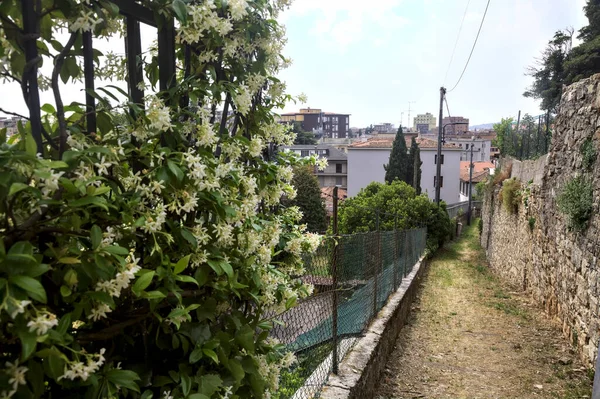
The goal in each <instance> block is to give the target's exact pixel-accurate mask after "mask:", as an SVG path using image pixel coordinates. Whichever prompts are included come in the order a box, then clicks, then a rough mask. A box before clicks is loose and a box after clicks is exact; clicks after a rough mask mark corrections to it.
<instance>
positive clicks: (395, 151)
mask: <svg viewBox="0 0 600 399" xmlns="http://www.w3.org/2000/svg"><path fill="white" fill-rule="evenodd" d="M384 168H385V181H386V183H391V182H393V181H394V180H401V181H403V182H406V183H408V184H411V180H412V176H410V177H409V173H410V171H409V157H408V148H407V147H406V141H405V139H404V133H403V132H402V126H400V127H399V128H398V132H397V133H396V138H395V139H394V144H393V145H392V152H391V153H390V161H389V163H388V164H387V165H384Z"/></svg>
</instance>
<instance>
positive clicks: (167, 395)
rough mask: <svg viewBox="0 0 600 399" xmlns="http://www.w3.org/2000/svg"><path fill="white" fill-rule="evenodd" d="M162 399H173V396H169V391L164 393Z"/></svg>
mask: <svg viewBox="0 0 600 399" xmlns="http://www.w3.org/2000/svg"><path fill="white" fill-rule="evenodd" d="M163 399H173V395H171V391H164V392H163Z"/></svg>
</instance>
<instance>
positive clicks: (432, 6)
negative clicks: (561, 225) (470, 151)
mask: <svg viewBox="0 0 600 399" xmlns="http://www.w3.org/2000/svg"><path fill="white" fill-rule="evenodd" d="M467 3H468V8H467ZM486 3H487V0H376V1H365V0H296V1H295V3H294V4H293V5H292V7H291V8H290V9H289V10H288V11H286V12H285V14H284V15H283V16H282V18H281V21H282V22H283V23H284V24H285V25H286V28H287V36H288V44H287V45H286V48H285V51H284V53H285V55H286V56H288V57H291V58H292V59H293V61H294V63H293V65H292V66H291V67H290V68H288V69H287V70H285V71H284V72H283V73H282V74H281V78H282V79H283V80H285V81H286V83H287V85H288V91H289V92H290V93H291V94H298V93H305V94H306V95H307V96H308V102H307V103H306V104H303V105H301V104H296V105H294V104H290V105H289V106H288V107H287V108H286V109H285V111H295V110H297V109H298V108H300V107H311V108H321V109H323V111H327V112H339V113H349V114H351V116H350V126H354V127H365V126H368V125H370V124H376V123H383V122H390V123H394V124H395V125H396V126H398V124H399V123H400V120H401V118H402V120H403V125H404V126H407V124H408V110H409V106H410V109H411V122H410V125H411V126H412V118H414V116H415V115H416V114H417V113H425V112H430V113H432V114H434V115H435V116H436V118H437V117H438V114H439V89H440V87H441V86H442V85H444V86H445V87H447V88H448V90H449V89H450V88H452V87H453V86H454V85H455V84H456V82H457V80H458V78H459V76H460V74H461V71H462V70H463V68H464V66H465V63H466V60H467V58H468V56H469V52H470V51H471V48H472V45H473V41H474V40H475V36H476V34H477V30H478V29H479V25H480V23H481V18H482V16H483V13H484V10H485V7H486ZM584 5H585V0H491V2H490V5H489V9H488V12H487V16H486V19H485V22H484V25H483V28H482V31H481V34H480V37H479V41H478V43H477V46H476V48H475V51H474V53H473V56H472V58H471V61H470V63H469V65H468V68H467V70H466V72H465V74H464V77H463V78H462V80H461V82H460V83H459V85H458V86H457V87H456V89H454V90H453V91H452V92H449V93H448V94H447V101H448V105H449V108H450V114H451V115H452V116H463V117H467V118H469V119H470V123H471V125H477V124H483V123H491V122H497V121H499V120H500V119H501V118H502V117H509V116H514V117H516V115H517V113H518V111H519V110H521V111H522V112H523V113H525V112H528V113H530V114H533V115H538V114H540V113H541V111H539V104H538V102H537V101H535V100H532V99H527V98H524V97H523V96H522V94H523V92H524V91H525V89H526V88H527V87H528V86H529V85H530V84H531V81H532V80H531V78H530V77H528V76H525V72H526V71H527V67H528V66H530V65H532V64H533V63H534V62H535V57H537V56H539V55H540V53H541V51H542V50H543V49H544V47H545V45H546V43H547V42H548V40H549V39H550V38H551V37H552V36H553V34H554V32H555V31H556V30H558V29H564V28H566V27H573V28H575V29H576V30H578V29H579V28H581V27H582V26H584V25H586V24H587V19H586V18H585V15H584V13H583V6H584ZM465 9H467V12H466V17H465V21H464V25H463V27H462V31H461V34H460V37H459V41H458V44H457V46H456V52H455V54H454V57H453V61H452V64H451V65H450V68H449V69H448V65H449V61H450V58H451V57H452V52H453V48H454V45H455V42H456V38H457V34H458V31H459V28H460V25H461V20H462V18H463V15H465V14H464V13H465ZM447 70H448V74H447V77H446V71H447ZM409 102H410V105H409ZM402 113H403V114H402ZM446 114H447V111H446V110H444V115H446Z"/></svg>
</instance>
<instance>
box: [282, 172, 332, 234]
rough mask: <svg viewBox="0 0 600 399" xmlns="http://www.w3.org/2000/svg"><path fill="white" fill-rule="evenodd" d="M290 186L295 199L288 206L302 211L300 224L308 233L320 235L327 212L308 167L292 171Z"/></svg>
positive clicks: (324, 226)
mask: <svg viewBox="0 0 600 399" xmlns="http://www.w3.org/2000/svg"><path fill="white" fill-rule="evenodd" d="M292 185H293V186H294V188H295V189H296V193H297V195H296V198H294V199H293V200H292V201H289V203H288V204H289V205H292V206H294V205H295V206H297V207H298V208H300V210H301V211H302V214H303V216H302V220H301V221H300V222H301V223H302V224H306V225H307V227H308V231H310V232H314V233H321V232H323V231H325V230H326V229H327V211H326V210H325V204H324V202H323V199H322V198H321V189H320V188H319V181H318V180H317V177H316V176H315V175H314V174H313V173H312V170H311V168H310V167H306V166H303V167H298V168H295V169H294V177H293V178H292Z"/></svg>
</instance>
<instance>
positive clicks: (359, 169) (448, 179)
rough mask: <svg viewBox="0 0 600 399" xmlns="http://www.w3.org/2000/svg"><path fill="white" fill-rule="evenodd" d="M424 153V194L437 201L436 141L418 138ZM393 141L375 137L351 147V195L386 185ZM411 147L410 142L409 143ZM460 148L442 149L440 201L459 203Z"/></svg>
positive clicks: (349, 168)
mask: <svg viewBox="0 0 600 399" xmlns="http://www.w3.org/2000/svg"><path fill="white" fill-rule="evenodd" d="M417 144H418V145H419V148H420V150H421V151H420V152H421V162H423V163H422V165H421V192H422V193H426V194H427V195H428V197H429V198H430V199H431V200H434V199H435V183H436V181H435V180H436V179H435V178H436V168H437V142H435V141H433V140H428V139H423V138H417ZM392 145H393V139H381V138H375V139H370V140H367V141H363V142H357V143H354V144H352V145H351V146H349V147H348V196H349V197H353V196H355V195H356V194H358V193H359V192H360V190H361V189H363V188H365V187H366V186H367V185H369V183H371V182H374V181H376V182H380V183H383V182H385V169H384V165H386V164H387V163H389V160H390V153H391V151H392ZM407 146H408V147H410V141H408V140H407ZM460 153H461V150H460V148H458V147H456V146H454V145H452V144H445V145H444V146H443V148H442V157H441V163H442V173H441V187H440V198H441V199H442V200H443V201H446V202H447V203H449V204H453V203H456V202H458V201H459V181H460Z"/></svg>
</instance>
